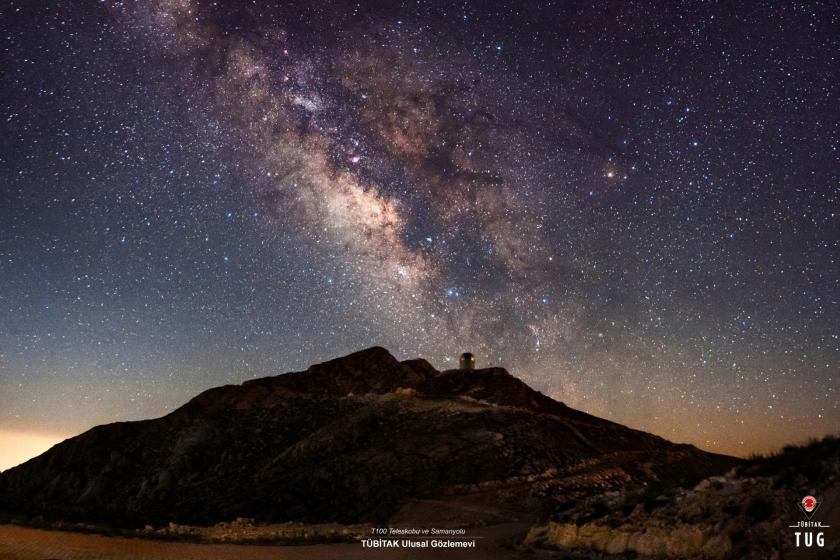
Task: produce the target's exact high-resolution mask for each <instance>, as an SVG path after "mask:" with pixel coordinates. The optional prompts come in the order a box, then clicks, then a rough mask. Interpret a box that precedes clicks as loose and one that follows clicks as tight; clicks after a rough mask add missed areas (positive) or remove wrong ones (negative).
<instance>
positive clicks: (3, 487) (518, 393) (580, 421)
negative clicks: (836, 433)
mask: <svg viewBox="0 0 840 560" xmlns="http://www.w3.org/2000/svg"><path fill="white" fill-rule="evenodd" d="M737 463H738V460H737V459H734V458H732V457H726V456H722V455H715V454H711V453H706V452H703V451H700V450H698V449H697V448H695V447H693V446H690V445H680V444H674V443H670V442H668V441H666V440H664V439H662V438H660V437H657V436H654V435H652V434H648V433H645V432H642V431H638V430H634V429H630V428H627V427H625V426H622V425H620V424H616V423H614V422H610V421H607V420H604V419H601V418H597V417H595V416H592V415H589V414H586V413H584V412H580V411H577V410H574V409H572V408H569V407H568V406H566V405H564V404H562V403H560V402H557V401H555V400H552V399H550V398H548V397H547V396H545V395H543V394H541V393H539V392H537V391H534V390H533V389H531V388H530V387H528V386H527V385H526V384H525V383H523V382H522V381H521V380H519V379H517V378H516V377H514V376H512V375H510V374H509V373H508V372H507V371H505V370H504V369H501V368H489V369H478V370H448V371H438V370H436V369H435V368H433V367H432V366H431V365H430V364H429V363H428V362H426V361H425V360H419V359H418V360H409V361H404V362H400V361H398V360H397V359H396V358H394V357H393V356H392V355H391V354H390V353H389V352H388V351H387V350H385V349H383V348H378V347H374V348H369V349H367V350H362V351H360V352H356V353H354V354H350V355H348V356H345V357H342V358H338V359H335V360H332V361H329V362H325V363H322V364H317V365H313V366H311V367H310V368H309V369H307V370H306V371H301V372H294V373H287V374H284V375H278V376H274V377H266V378H262V379H256V380H253V381H247V382H245V383H243V384H241V385H226V386H222V387H217V388H214V389H210V390H208V391H205V392H203V393H201V394H199V395H198V396H196V397H195V398H193V399H192V400H191V401H189V402H188V403H187V404H185V405H184V406H182V407H180V408H178V409H177V410H175V411H173V412H171V413H170V414H167V415H166V416H164V417H162V418H158V419H154V420H143V421H139V422H117V423H114V424H107V425H102V426H97V427H95V428H93V429H91V430H89V431H87V432H85V433H83V434H81V435H79V436H76V437H73V438H70V439H68V440H66V441H64V442H62V443H60V444H58V445H56V446H54V447H53V448H52V449H50V450H49V451H47V452H46V453H44V454H42V455H40V456H39V457H36V458H34V459H31V460H30V461H28V462H26V463H24V464H22V465H20V466H18V467H15V468H13V469H9V470H7V471H5V472H3V473H0V510H2V511H3V512H5V513H12V514H25V515H33V516H34V515H41V516H44V517H47V518H55V519H67V520H76V521H86V522H95V523H103V524H110V525H122V526H138V525H139V526H142V525H144V524H165V523H168V522H175V523H179V524H191V525H209V524H213V523H217V522H222V521H230V520H232V519H236V518H239V517H246V518H253V519H256V520H258V521H271V522H284V521H301V522H311V523H316V522H318V523H320V522H341V523H351V522H383V521H389V520H390V521H392V522H393V521H395V520H402V521H406V522H409V521H410V522H422V521H424V520H425V521H435V522H437V523H443V522H444V521H451V522H452V523H480V522H490V521H493V520H505V519H534V518H536V517H537V516H539V515H540V514H541V513H544V512H549V511H552V510H553V509H554V508H555V507H556V505H557V504H558V503H559V502H562V501H564V500H569V499H575V498H576V497H582V496H587V495H592V494H593V493H602V492H607V491H609V490H611V489H618V488H623V487H626V486H628V485H646V484H650V483H660V482H662V481H675V482H677V481H678V482H681V483H688V484H690V483H693V482H696V481H697V480H700V479H702V478H704V477H707V476H710V475H713V474H717V473H722V472H725V471H726V470H728V469H730V468H731V467H732V466H733V465H735V464H737Z"/></svg>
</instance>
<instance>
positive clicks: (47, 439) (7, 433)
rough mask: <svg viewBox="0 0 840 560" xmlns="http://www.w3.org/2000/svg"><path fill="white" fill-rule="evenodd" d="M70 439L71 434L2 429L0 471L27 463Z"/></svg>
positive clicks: (0, 435)
mask: <svg viewBox="0 0 840 560" xmlns="http://www.w3.org/2000/svg"><path fill="white" fill-rule="evenodd" d="M68 437H70V434H51V433H39V432H22V431H16V430H3V429H0V471H4V470H6V469H10V468H12V467H15V466H17V465H20V464H21V463H25V462H26V461H28V460H29V459H32V458H33V457H37V456H38V455H40V454H41V453H43V452H44V451H46V450H48V449H49V448H50V447H52V446H53V445H55V444H57V443H59V442H61V441H64V440H65V439H67V438H68Z"/></svg>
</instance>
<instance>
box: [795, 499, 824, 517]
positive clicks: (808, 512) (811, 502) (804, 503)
mask: <svg viewBox="0 0 840 560" xmlns="http://www.w3.org/2000/svg"><path fill="white" fill-rule="evenodd" d="M818 507H820V502H818V501H817V499H816V498H815V497H813V496H805V497H804V498H802V499H801V500H799V509H801V510H802V513H804V514H805V519H807V520H808V521H810V520H811V518H812V517H813V516H814V512H815V511H817V508H818Z"/></svg>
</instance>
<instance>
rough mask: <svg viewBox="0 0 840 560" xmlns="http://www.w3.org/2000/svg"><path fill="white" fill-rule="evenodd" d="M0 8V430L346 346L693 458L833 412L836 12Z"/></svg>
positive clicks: (421, 5)
mask: <svg viewBox="0 0 840 560" xmlns="http://www.w3.org/2000/svg"><path fill="white" fill-rule="evenodd" d="M522 4H525V5H522ZM0 11H2V14H0V15H2V19H0V22H2V23H0V26H2V31H3V33H2V38H3V54H2V56H3V68H4V76H5V79H4V86H3V93H2V100H1V101H2V104H0V107H1V108H2V112H3V120H2V122H3V126H4V133H3V135H2V136H3V137H2V140H0V142H2V152H0V157H1V158H2V160H0V161H2V168H0V177H2V191H1V192H0V285H2V288H3V289H2V293H0V433H5V432H3V430H6V432H11V431H16V432H33V433H41V432H47V433H61V434H66V433H74V432H78V431H80V430H82V429H85V428H87V427H90V426H91V425H93V424H96V423H101V422H108V421H114V420H125V419H138V418H145V417H150V416H158V415H161V414H164V413H166V412H167V411H168V410H170V409H172V408H174V407H175V406H178V405H179V404H181V403H182V402H183V401H185V400H186V399H188V398H189V397H190V396H192V395H193V394H195V393H196V392H198V391H201V390H203V389H206V388H209V387H212V386H215V385H218V384H221V383H238V382H241V381H243V380H245V379H249V378H252V377H260V376H265V375H273V374H277V373H281V372H284V371H289V370H294V369H299V368H303V367H305V366H307V365H308V364H310V363H313V362H317V361H321V360H324V359H329V358H332V357H335V356H338V355H342V354H345V353H348V352H351V351H354V350H357V349H360V348H363V347H367V346H371V345H382V346H385V347H387V348H389V349H390V350H391V351H392V352H393V353H394V354H395V355H397V357H399V358H401V359H406V358H413V357H424V358H426V359H428V360H429V361H431V362H432V363H433V364H435V365H436V366H438V367H440V368H446V367H453V366H454V365H455V363H456V362H455V361H454V357H455V356H457V354H458V353H459V352H461V351H464V350H471V351H473V352H474V353H475V354H476V355H477V356H478V361H479V365H501V366H505V367H507V368H508V369H510V370H511V371H512V372H513V373H514V374H516V375H518V376H520V377H522V378H523V379H524V380H525V381H527V382H528V383H530V384H531V385H533V386H534V387H535V388H537V389H539V390H541V391H543V392H545V393H546V394H549V395H550V396H552V397H554V398H557V399H558V400H562V401H564V402H566V403H567V404H569V405H571V406H573V407H577V408H581V409H583V410H586V411H588V412H591V413H594V414H597V415H599V416H604V417H607V418H610V419H612V420H615V421H619V422H622V423H626V424H628V425H630V426H632V427H637V428H640V429H645V430H649V431H652V432H654V433H656V434H659V435H662V436H664V437H667V438H669V439H674V440H676V441H687V442H691V443H694V444H697V445H699V446H701V447H703V448H706V449H710V450H715V451H722V452H728V453H735V454H746V453H749V452H752V451H756V450H768V449H772V448H775V447H778V446H780V445H782V444H784V443H788V442H793V441H800V440H802V439H805V438H807V437H811V436H820V435H822V434H825V433H828V432H831V431H836V430H837V427H838V426H840V407H838V398H837V368H838V363H840V309H838V292H839V291H840V290H838V288H840V266H838V252H840V241H838V237H839V236H838V231H840V227H839V226H838V214H837V212H838V205H839V204H838V202H840V173H838V170H839V169H840V166H838V163H840V162H838V154H840V119H838V115H840V112H839V111H838V110H837V109H838V103H839V102H840V87H838V86H837V80H836V76H837V68H838V67H840V66H838V60H837V53H838V52H840V50H838V48H840V45H838V37H840V35H838V33H837V32H836V31H837V25H838V23H840V17H838V14H840V11H838V10H836V9H833V10H832V9H831V8H829V7H818V6H797V5H781V4H779V5H778V6H777V7H759V6H752V5H751V4H749V3H744V4H740V5H739V4H737V3H736V4H732V3H726V4H720V5H712V6H707V7H704V8H703V9H699V8H695V7H694V5H693V4H691V3H685V4H679V3H673V2H663V3H661V4H659V5H656V4H655V3H653V4H652V3H632V2H628V3H618V4H609V5H604V6H603V7H602V6H600V5H599V6H594V7H593V6H591V5H586V4H576V3H563V4H562V5H555V4H553V3H543V4H538V3H520V2H511V3H496V2H481V3H459V4H452V3H449V2H410V3H403V4H400V3H370V4H368V3H358V4H354V3H350V2H348V3H342V2H339V3H332V4H328V3H317V2H279V3H266V4H265V5H260V3H244V2H208V1H203V0H192V1H190V0H156V1H148V2H136V3H135V2H127V3H123V2H112V1H101V2H99V3H97V4H96V5H92V4H88V3H70V2H49V3H47V2H44V3H31V2H26V3H24V2H12V3H7V4H6V5H4V6H3V7H2V8H0Z"/></svg>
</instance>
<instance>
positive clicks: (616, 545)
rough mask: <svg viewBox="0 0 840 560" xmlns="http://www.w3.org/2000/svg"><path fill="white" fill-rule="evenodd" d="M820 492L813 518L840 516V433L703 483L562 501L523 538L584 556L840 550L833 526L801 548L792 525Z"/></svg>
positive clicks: (710, 558)
mask: <svg viewBox="0 0 840 560" xmlns="http://www.w3.org/2000/svg"><path fill="white" fill-rule="evenodd" d="M803 495H813V496H816V497H817V498H818V499H819V500H820V501H821V505H820V509H819V510H818V511H817V512H816V513H817V515H815V517H814V518H813V520H814V521H821V522H823V523H825V524H826V525H828V526H830V527H835V526H837V524H838V523H840V439H837V438H831V437H829V438H826V439H824V440H822V441H819V442H813V443H811V444H809V445H806V446H802V447H793V446H790V447H787V448H785V450H784V451H783V452H782V453H780V454H778V455H774V456H771V457H767V458H759V459H754V460H750V461H745V462H744V463H743V464H741V465H739V466H738V467H736V468H733V469H732V470H730V471H728V472H727V473H726V474H725V475H723V476H712V477H709V478H706V479H704V480H702V481H701V482H700V483H699V484H697V485H696V486H693V487H691V486H682V485H680V484H670V483H662V482H658V483H654V484H650V485H646V486H644V485H643V486H639V487H632V486H631V487H628V488H625V489H621V490H616V491H611V492H606V493H604V494H601V495H593V496H590V497H588V498H584V499H581V500H578V501H576V502H573V503H568V504H565V506H561V507H559V508H558V510H557V511H555V512H554V513H553V514H552V515H551V516H550V519H549V521H548V522H547V523H540V524H538V525H537V526H535V527H533V528H532V529H531V531H530V532H529V533H528V535H527V537H526V538H525V544H526V545H527V546H528V547H531V548H535V549H545V548H555V549H561V550H564V551H567V552H574V554H575V555H576V556H575V557H577V558H599V559H603V558H609V557H618V558H626V557H628V556H631V557H632V556H635V555H641V556H642V557H644V558H673V559H676V558H680V559H685V558H703V559H707V560H714V559H718V560H724V559H727V558H739V559H745V560H746V559H751V560H764V559H767V558H788V559H795V558H809V559H822V558H825V559H829V558H838V557H840V556H838V553H840V546H838V542H837V539H836V538H833V533H831V531H832V530H833V529H815V530H814V531H813V532H814V533H816V532H819V531H824V532H825V535H826V540H825V542H824V545H823V546H821V547H820V546H814V545H813V544H812V547H810V548H808V547H805V546H804V541H803V543H801V546H799V547H797V546H796V542H795V535H794V533H795V532H796V531H797V529H792V528H790V527H789V525H791V524H795V523H797V522H798V521H800V520H803V519H805V518H804V517H803V515H802V513H801V512H800V511H799V509H798V506H797V505H796V504H797V502H798V501H799V500H801V499H802V497H803Z"/></svg>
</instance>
